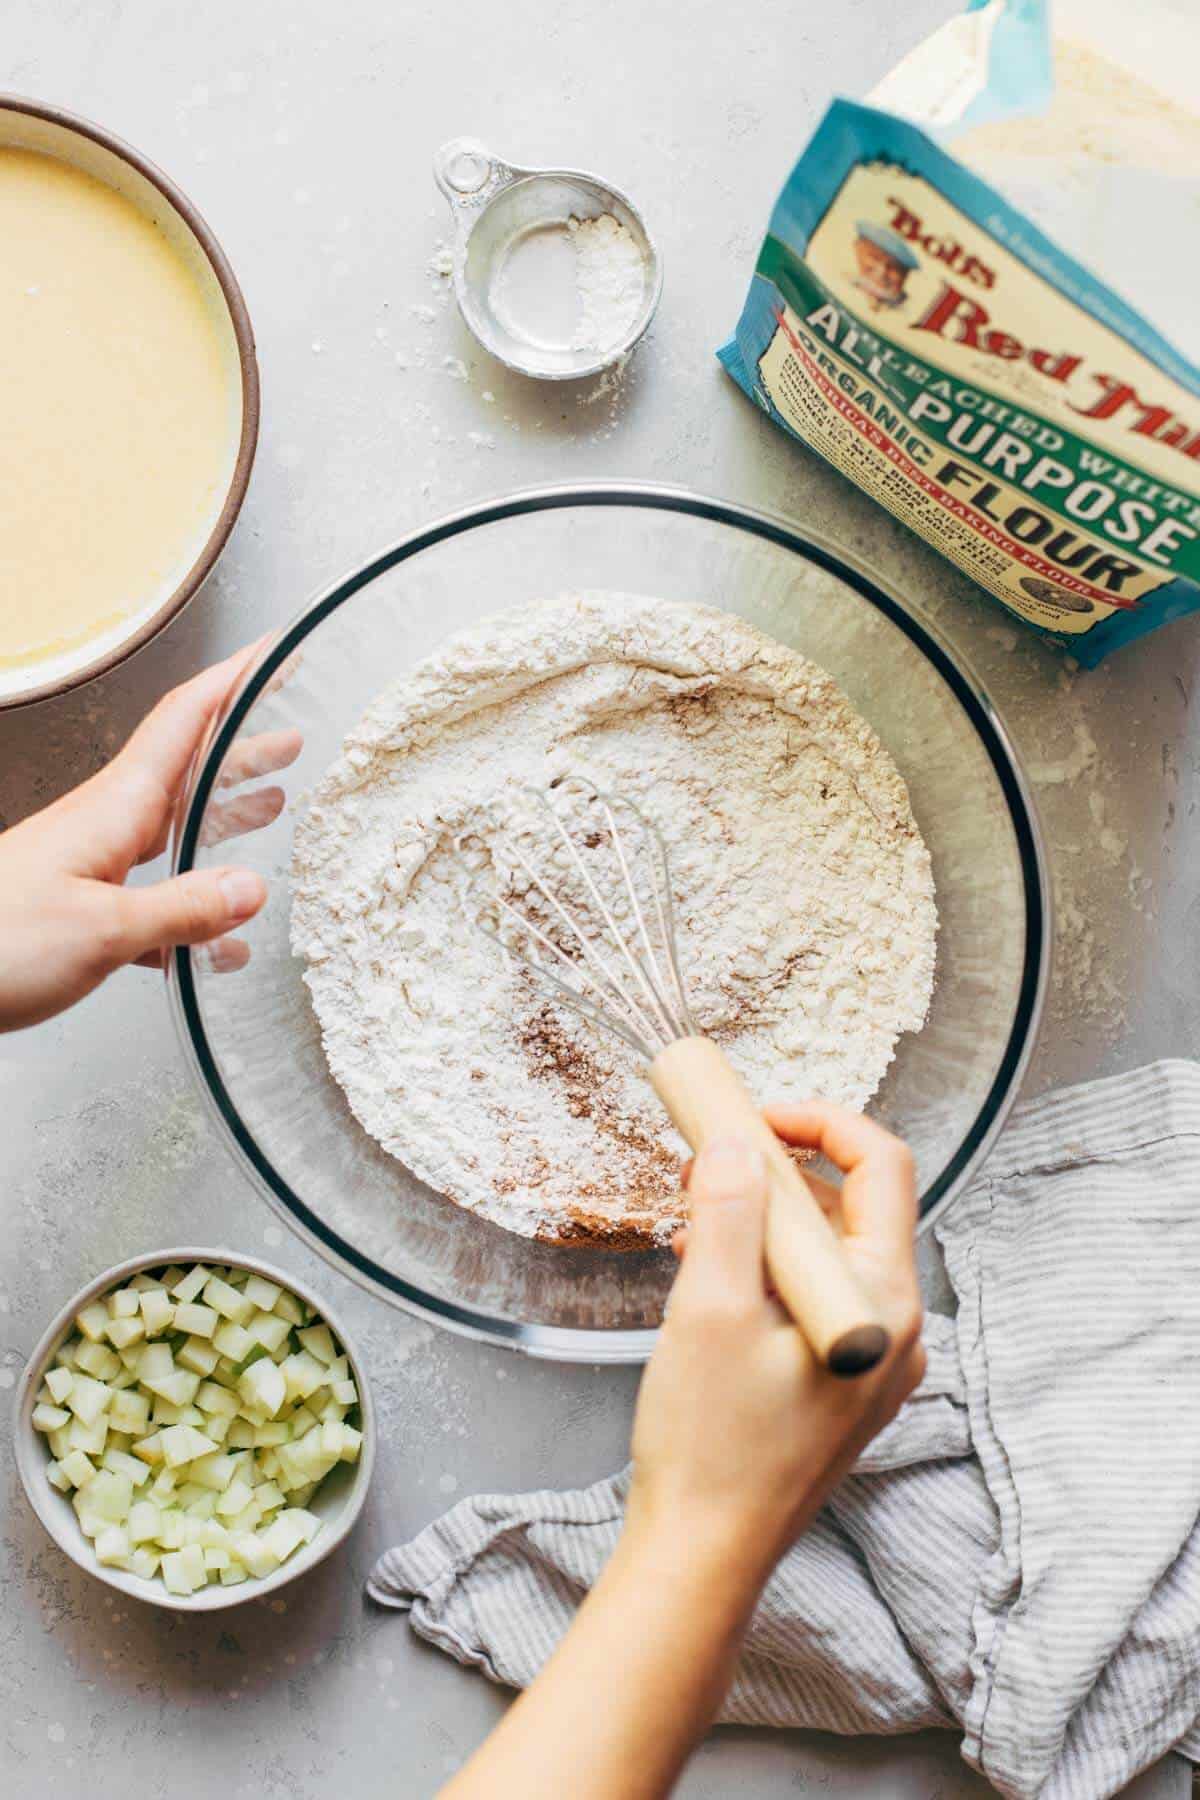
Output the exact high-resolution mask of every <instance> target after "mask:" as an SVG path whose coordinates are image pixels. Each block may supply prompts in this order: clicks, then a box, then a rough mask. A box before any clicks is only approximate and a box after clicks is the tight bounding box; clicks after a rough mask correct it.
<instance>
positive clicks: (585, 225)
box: [567, 213, 646, 350]
mask: <svg viewBox="0 0 1200 1800" xmlns="http://www.w3.org/2000/svg"><path fill="white" fill-rule="evenodd" d="M567 231H568V233H569V234H570V238H571V242H572V244H573V245H574V246H575V286H576V290H577V292H578V295H579V323H578V324H577V326H576V327H575V335H574V337H573V338H572V340H571V346H572V348H573V349H575V350H607V349H609V348H610V346H611V345H613V344H619V343H621V342H622V341H623V340H624V339H625V338H626V337H627V336H628V334H629V332H630V330H631V329H632V327H633V323H634V320H635V319H636V318H637V316H638V313H639V312H640V311H641V308H642V302H643V300H644V299H645V296H646V259H645V257H644V256H643V255H642V251H641V246H640V245H639V243H638V241H637V239H636V238H635V237H634V235H633V233H632V232H631V231H629V230H628V229H627V228H626V227H625V226H624V225H622V224H621V223H620V221H619V220H617V219H614V218H613V216H612V214H611V213H601V215H600V217H599V218H598V219H571V220H569V221H568V223H567Z"/></svg>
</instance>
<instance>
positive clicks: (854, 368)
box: [720, 0, 1200, 666]
mask: <svg viewBox="0 0 1200 1800" xmlns="http://www.w3.org/2000/svg"><path fill="white" fill-rule="evenodd" d="M1050 25H1051V19H1050V9H1049V8H1048V7H1047V5H1046V3H1045V0H970V4H969V5H968V7H967V10H966V12H965V13H963V14H962V15H960V16H959V17H958V18H955V19H953V20H952V21H951V22H950V23H949V24H948V25H946V26H943V27H942V29H941V30H939V31H938V32H936V33H935V34H934V35H933V36H932V37H931V38H929V39H927V40H926V42H925V43H923V44H922V45H921V46H920V47H919V48H918V49H917V50H915V51H914V52H913V53H912V54H911V55H910V56H908V57H907V58H905V60H904V61H903V62H902V63H901V64H900V65H899V66H898V67H897V68H896V69H894V70H893V71H892V73H891V74H890V75H889V76H887V77H886V79H885V80H884V81H883V82H882V83H881V84H880V85H879V87H877V88H876V89H875V91H874V93H873V94H872V95H871V96H870V101H871V104H869V105H858V104H856V103H854V102H852V101H848V100H836V101H834V103H833V104H832V106H830V108H829V110H828V111H827V113H826V114H825V117H824V118H823V119H822V121H821V123H820V125H819V126H818V128H817V131H816V133H815V135H814V136H813V138H812V139H811V141H810V143H809V145H808V148H807V149H806V150H805V151H804V154H803V155H802V156H801V158H800V161H799V162H798V163H797V164H796V167H795V168H794V169H793V171H792V173H791V176H790V177H789V179H788V182H787V185H786V187H785V188H784V190H783V193H782V195H781V196H780V198H779V201H778V204H777V205H776V207H775V210H774V212H773V213H772V215H771V221H770V226H769V228H768V234H767V237H766V239H765V240H764V242H763V246H762V250H761V252H760V254H759V258H758V266H757V269H756V271H755V275H754V280H753V282H752V284H751V289H750V294H749V297H748V299H747V301H746V306H745V310H744V311H743V313H742V317H741V319H740V321H739V323H738V327H737V330H736V332H735V334H734V336H733V337H732V338H731V339H730V341H729V343H728V344H726V345H725V346H724V348H723V349H722V350H721V351H720V357H721V361H722V362H723V363H724V365H725V367H726V368H727V369H728V370H729V372H730V374H731V375H732V376H733V377H734V379H735V381H737V382H738V383H739V385H740V386H741V387H743V388H744V389H745V390H746V392H747V393H748V394H749V395H751V397H752V398H753V399H755V400H757V402H758V404H759V405H760V406H761V407H762V408H763V409H764V411H766V412H768V413H769V414H770V415H771V417H772V418H773V419H774V420H775V422H776V424H778V425H781V426H782V427H783V429H784V430H785V431H788V432H791V433H792V435H793V436H795V437H797V438H799V439H800V440H801V442H803V443H805V444H807V445H809V446H810V447H811V448H812V449H814V450H818V451H819V452H820V453H821V455H822V456H824V457H825V458H827V460H828V461H830V462H831V463H833V464H834V466H835V467H836V468H838V469H840V470H841V471H842V472H843V474H846V475H848V476H849V477H850V478H851V479H852V480H853V481H856V482H857V483H858V485H859V486H860V487H861V488H864V489H865V490H866V491H867V493H869V494H871V495H872V496H873V497H874V498H875V499H876V500H878V501H879V502H880V504H881V505H883V506H886V507H887V508H888V509H889V511H890V512H893V513H894V514H895V515H896V517H897V518H899V519H901V520H903V522H904V523H905V524H906V525H908V526H911V528H912V529H913V530H914V531H917V532H919V533H920V534H921V536H922V537H924V538H925V539H926V540H927V541H928V542H929V543H931V544H933V545H934V546H935V547H936V548H937V549H938V550H940V551H941V552H942V553H943V555H945V556H947V557H949V558H950V559H951V561H952V562H955V563H957V564H958V566H959V567H960V568H962V569H965V570H966V571H967V573H968V574H970V575H971V576H973V577H974V579H975V580H976V581H977V582H978V583H979V584H980V585H981V586H982V587H984V588H986V589H987V590H988V592H989V593H990V594H992V595H993V596H994V597H995V598H996V599H997V600H999V601H1000V602H1001V604H1002V605H1004V606H1005V607H1007V608H1008V610H1009V611H1010V612H1011V613H1014V614H1016V615H1017V616H1018V617H1020V618H1021V619H1023V620H1024V621H1025V622H1026V623H1027V624H1030V625H1033V626H1035V627H1036V628H1037V629H1038V630H1039V631H1041V632H1042V633H1043V634H1044V635H1045V636H1047V637H1049V638H1051V639H1052V640H1053V641H1055V642H1056V643H1059V644H1061V645H1063V646H1065V647H1066V648H1068V649H1069V650H1070V651H1071V653H1072V654H1073V655H1074V656H1076V657H1077V658H1078V659H1079V661H1080V662H1082V663H1085V664H1087V665H1089V666H1091V665H1094V664H1096V663H1098V662H1099V661H1100V660H1101V658H1102V657H1104V656H1106V655H1107V654H1108V652H1109V651H1110V650H1113V649H1115V648H1116V647H1117V646H1118V645H1120V644H1125V643H1128V642H1129V641H1130V640H1131V639H1133V638H1136V637H1140V636H1141V635H1142V633H1143V632H1146V631H1150V630H1152V629H1153V628H1154V627H1155V626H1156V625H1161V624H1164V623H1165V622H1166V621H1167V620H1169V619H1175V618H1179V617H1181V616H1182V615H1183V614H1185V613H1190V612H1194V611H1196V610H1197V609H1198V608H1200V369H1198V368H1197V366H1196V364H1195V363H1193V362H1191V361H1189V360H1188V358H1187V356H1186V355H1184V354H1183V352H1182V350H1181V349H1180V348H1179V347H1178V346H1181V345H1185V346H1189V347H1193V348H1194V347H1195V345H1196V344H1197V342H1200V308H1198V303H1197V292H1198V288H1200V116H1198V115H1197V114H1196V113H1195V112H1194V111H1192V110H1191V108H1190V104H1189V90H1194V88H1195V86H1196V73H1197V69H1198V68H1200V13H1198V12H1197V10H1196V9H1195V7H1194V6H1193V5H1191V3H1190V0H1180V3H1178V4H1175V5H1172V4H1170V0H1138V4H1137V5H1130V4H1129V3H1128V0H1058V3H1057V4H1056V5H1055V6H1054V7H1053V26H1054V33H1053V38H1052V36H1051V30H1050Z"/></svg>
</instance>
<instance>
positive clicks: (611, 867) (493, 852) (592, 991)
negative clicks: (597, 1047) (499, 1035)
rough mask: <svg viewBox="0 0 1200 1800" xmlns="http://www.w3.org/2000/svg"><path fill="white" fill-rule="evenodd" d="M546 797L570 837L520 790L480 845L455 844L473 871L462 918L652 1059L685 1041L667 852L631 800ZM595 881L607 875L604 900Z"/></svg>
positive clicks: (538, 796) (687, 1024) (690, 1032)
mask: <svg viewBox="0 0 1200 1800" xmlns="http://www.w3.org/2000/svg"><path fill="white" fill-rule="evenodd" d="M552 793H553V795H554V801H557V802H559V804H560V805H562V806H563V807H564V809H565V810H566V811H567V813H568V817H570V818H571V819H572V822H573V823H574V825H575V828H576V829H575V832H574V833H573V832H572V831H570V830H568V828H567V823H566V822H565V821H564V817H563V812H562V811H560V810H559V806H556V805H555V804H554V801H552V800H551V798H550V795H549V794H547V793H543V792H541V791H540V790H538V789H537V788H532V787H524V788H521V789H519V790H518V794H517V796H516V797H515V799H511V800H507V801H505V802H504V803H503V804H502V806H501V807H500V809H499V812H500V822H498V823H497V824H496V826H495V827H494V828H493V829H492V831H491V832H490V833H489V834H488V837H487V839H486V840H485V839H484V838H483V836H482V835H481V834H480V833H479V832H468V833H464V834H463V836H461V837H460V838H459V839H458V840H457V846H456V847H457V849H458V852H459V855H460V856H461V857H462V858H463V860H464V862H466V863H467V864H468V866H471V865H473V864H474V865H476V872H475V873H474V874H473V875H472V876H471V877H470V878H469V880H468V884H467V891H466V896H465V898H466V905H467V910H468V915H469V916H470V917H471V918H472V920H473V922H474V923H476V924H477V925H478V926H479V928H480V930H482V931H483V932H484V933H485V934H486V935H487V936H489V937H491V938H492V939H493V940H494V941H495V942H496V943H498V944H499V945H500V946H501V948H502V949H503V950H504V951H505V953H506V954H507V955H509V956H511V957H513V958H515V959H516V960H517V961H518V962H521V963H523V964H524V966H525V967H526V968H527V969H528V970H529V971H530V972H531V974H532V975H533V976H534V978H535V980H536V981H537V982H538V983H539V984H540V985H541V986H542V988H543V989H544V991H547V992H548V993H549V994H550V995H551V996H552V997H554V998H557V999H559V1000H563V1001H565V1002H566V1004H567V1005H568V1006H571V1007H573V1008H574V1009H575V1011H576V1012H578V1013H581V1014H582V1015H583V1017H584V1018H585V1019H587V1020H588V1021H589V1022H590V1023H591V1024H593V1025H596V1026H598V1027H599V1028H600V1029H601V1030H607V1031H613V1032H615V1033H616V1034H617V1036H618V1037H621V1038H623V1039H624V1040H625V1042H626V1043H627V1044H629V1045H630V1046H631V1047H632V1048H633V1049H634V1050H636V1051H637V1052H638V1054H639V1055H640V1056H642V1057H644V1058H645V1060H646V1061H647V1062H653V1060H654V1058H655V1057H656V1056H657V1055H658V1054H659V1052H660V1051H662V1050H665V1049H666V1048H667V1046H668V1044H672V1043H674V1042H675V1041H676V1039H677V1038H684V1037H694V1036H695V1035H696V1024H695V1021H694V1019H693V1018H692V1014H691V1009H690V1008H689V1006H688V1001H687V995H686V993H685V992H684V987H683V981H682V979H681V977H680V973H679V958H678V953H677V947H676V938H675V909H674V903H673V900H672V894H671V878H670V870H669V867H668V863H667V852H666V846H665V845H664V843H663V841H662V837H661V835H660V833H659V831H658V829H657V827H656V826H654V825H652V824H651V822H650V821H649V819H647V818H646V816H645V814H644V813H642V812H641V811H640V810H639V809H638V808H637V807H636V806H634V805H633V803H632V801H629V800H617V799H615V798H613V797H612V796H610V795H608V794H605V793H603V792H601V791H600V790H599V789H597V788H594V787H591V786H590V785H589V784H588V783H586V782H584V781H582V780H580V778H579V777H577V776H568V777H566V778H564V780H562V781H561V782H559V783H558V784H557V785H556V786H555V787H554V789H553V790H552ZM618 814H619V815H620V818H621V820H622V824H618ZM481 854H482V857H483V862H484V866H486V864H487V863H488V862H490V864H491V868H492V871H493V887H492V891H491V892H490V893H487V892H485V891H484V890H483V888H482V886H481V880H480V872H479V870H478V866H477V865H478V864H479V861H480V856H481ZM605 864H607V868H605V867H604V865H605ZM502 871H503V872H504V874H503V879H505V883H506V885H505V886H501V880H502V874H501V872H502ZM550 875H552V876H553V883H552V881H551V879H548V876H550ZM597 876H599V877H600V878H601V880H604V879H605V878H606V877H608V878H613V877H615V884H614V886H615V891H614V892H613V893H611V894H610V896H609V897H608V898H606V897H605V894H604V893H603V892H602V891H601V887H600V885H599V883H598V881H597ZM514 881H515V882H516V886H514ZM564 889H565V891H566V895H567V897H566V898H564V897H563V894H564ZM622 915H623V916H622Z"/></svg>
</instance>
